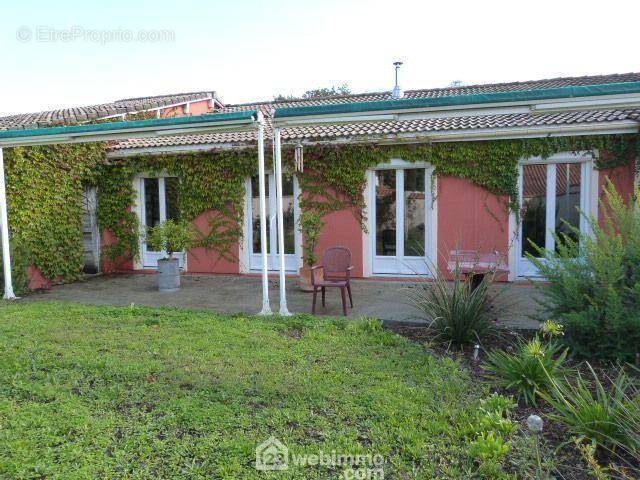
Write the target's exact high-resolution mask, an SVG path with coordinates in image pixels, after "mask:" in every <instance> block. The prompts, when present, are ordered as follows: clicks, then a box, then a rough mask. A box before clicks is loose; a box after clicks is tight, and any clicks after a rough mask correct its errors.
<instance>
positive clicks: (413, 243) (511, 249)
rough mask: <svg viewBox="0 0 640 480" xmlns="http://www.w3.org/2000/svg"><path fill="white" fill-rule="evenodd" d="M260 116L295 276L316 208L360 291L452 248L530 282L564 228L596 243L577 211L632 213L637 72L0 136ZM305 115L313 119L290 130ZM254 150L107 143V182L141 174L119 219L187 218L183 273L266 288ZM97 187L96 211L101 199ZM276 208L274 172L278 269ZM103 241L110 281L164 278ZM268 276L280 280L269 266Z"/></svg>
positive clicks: (202, 97) (125, 104)
mask: <svg viewBox="0 0 640 480" xmlns="http://www.w3.org/2000/svg"><path fill="white" fill-rule="evenodd" d="M376 108H377V109H378V110H376ZM380 109H384V111H381V110H380ZM254 110H257V111H260V112H262V113H263V115H264V116H265V118H266V121H267V125H266V136H267V141H268V144H269V145H271V141H270V140H271V139H272V138H273V132H274V127H278V128H279V129H280V132H281V138H282V142H283V149H284V153H283V155H284V157H285V165H286V166H287V175H285V177H284V183H283V188H282V194H283V206H284V222H283V227H284V239H285V242H284V250H285V266H286V270H287V271H288V272H289V273H291V274H296V273H297V272H298V270H299V268H300V267H301V265H302V263H303V257H304V255H305V252H304V241H305V236H304V225H302V231H301V228H300V225H301V215H302V212H303V211H305V210H308V209H312V210H315V211H317V212H318V213H319V214H321V216H322V219H323V221H324V226H323V228H322V233H321V235H320V237H319V241H318V245H317V248H316V251H317V252H321V251H323V250H324V249H325V248H326V247H328V246H331V245H345V246H347V247H348V248H349V249H350V250H351V252H352V254H353V263H354V271H353V275H354V276H355V277H404V276H407V275H415V274H429V265H432V264H436V263H437V264H439V265H440V266H441V267H443V266H444V265H445V264H446V260H447V258H448V256H449V252H450V251H451V250H454V249H464V250H475V251H479V252H494V251H497V252H499V253H500V254H501V255H503V256H504V258H505V259H506V261H507V264H508V270H509V274H508V279H509V280H518V279H523V278H527V277H530V276H535V274H536V271H535V267H534V266H533V265H532V264H531V262H530V261H529V260H528V259H527V256H526V254H527V253H535V250H534V249H533V248H532V247H531V242H534V243H535V244H537V245H540V246H543V247H546V248H548V249H553V248H555V242H556V238H555V236H554V233H565V234H567V235H571V229H570V228H569V226H574V227H576V228H578V229H580V230H582V231H585V232H586V231H588V229H589V224H588V222H587V221H586V220H585V218H584V216H582V215H581V214H580V211H582V212H584V213H585V214H586V215H593V216H597V217H600V218H601V217H602V212H601V211H600V209H599V200H600V199H601V198H602V191H603V188H604V187H605V185H607V182H608V181H611V182H612V183H613V185H614V186H615V187H616V189H617V190H618V191H619V192H621V193H622V194H623V195H624V196H625V197H626V198H631V197H632V196H633V195H634V194H635V193H634V192H635V189H636V185H637V178H636V173H635V172H636V168H637V152H638V151H639V150H638V149H639V148H640V146H639V144H638V142H637V136H638V132H639V131H640V73H629V74H615V75H602V76H590V77H570V78H556V79H547V80H534V81H528V82H516V83H503V84H488V85H473V86H456V87H450V88H439V89H424V90H409V91H406V92H404V96H403V97H402V99H399V100H396V99H394V98H393V97H392V92H390V91H389V92H378V93H366V94H355V95H339V96H332V97H322V98H312V99H304V100H287V101H268V102H259V103H251V104H237V105H229V104H225V103H224V102H222V100H221V99H220V98H219V97H218V96H217V94H216V93H215V92H197V93H187V94H180V95H168V96H162V97H146V98H136V99H125V100H120V101H117V102H114V103H111V104H104V105H97V106H91V107H85V108H75V109H68V110H59V111H54V112H43V113H39V114H26V115H14V116H11V117H4V118H0V130H2V129H4V130H7V129H16V128H33V127H42V126H51V125H57V124H70V123H83V122H88V121H94V120H103V119H109V118H122V119H125V120H128V119H136V118H150V117H158V118H163V117H173V116H179V115H191V116H195V115H200V114H203V113H233V112H243V111H254ZM367 111H371V112H372V113H371V115H370V118H369V120H367V118H368V117H367V113H366V112H367ZM274 112H275V115H274ZM350 112H351V113H350ZM363 112H364V113H363ZM356 113H357V114H358V115H360V116H359V117H358V119H357V121H356V120H354V118H355V117H354V115H356ZM304 115H311V116H312V117H313V118H315V119H316V120H315V121H313V122H307V123H305V122H304V121H297V123H296V121H293V120H288V119H292V118H302V116H304ZM349 115H351V116H349ZM318 119H320V120H318ZM256 140H257V134H256V132H255V131H242V132H237V131H228V132H218V133H206V134H205V133H203V134H198V133H195V134H189V135H178V136H161V135H159V136H155V137H147V138H134V139H127V138H124V139H120V140H116V141H112V142H110V143H109V144H108V145H107V147H106V159H107V161H108V162H107V163H108V164H109V165H110V168H111V169H118V168H127V169H129V170H131V169H133V170H131V172H130V173H131V175H130V176H128V177H127V181H128V182H129V187H128V188H129V190H130V192H131V193H132V195H131V202H130V205H128V207H127V208H121V211H122V214H123V215H124V214H125V213H128V214H131V215H133V216H134V217H135V218H136V219H137V222H138V223H139V224H140V225H141V226H142V227H149V226H153V225H155V224H157V223H159V222H162V221H164V220H166V219H169V218H178V217H182V218H185V217H187V219H188V220H189V221H191V222H193V223H194V225H196V226H197V228H198V229H199V231H200V232H201V233H202V237H203V240H202V242H201V246H200V247H198V248H195V249H194V250H193V251H191V252H188V253H186V254H184V255H182V257H181V259H180V262H181V265H182V267H183V269H184V271H186V272H190V273H234V274H252V273H259V272H260V271H261V269H262V266H263V265H262V261H263V260H262V256H261V255H260V253H261V242H260V225H259V218H260V217H259V199H258V194H257V179H256V176H255V175H256V173H257V172H256V171H255V158H256V154H255V143H256ZM224 162H226V163H224ZM221 165H225V167H224V168H223V167H221ZM8 168H9V169H10V168H11V166H10V165H9V167H8ZM214 170H215V174H214V173H212V172H214ZM111 171H115V170H111ZM94 187H95V188H97V192H98V194H97V199H98V201H97V204H98V206H97V208H98V210H99V209H100V208H101V205H100V201H99V199H100V194H101V193H100V192H101V191H102V194H103V195H107V194H108V192H107V189H108V187H107V186H106V184H105V183H104V182H103V183H98V184H97V185H96V186H94ZM101 188H102V190H101ZM239 189H241V191H240V190H239ZM85 192H91V189H90V188H88V189H86V190H85ZM240 193H241V198H240V197H239V196H238V195H239V194H240ZM86 195H88V196H91V195H92V194H91V193H86ZM185 196H190V199H189V201H188V202H186V200H185V198H186V197H185ZM220 198H222V199H223V200H224V201H222V202H221V201H220ZM275 199H276V178H275V176H274V174H273V171H272V170H271V169H269V168H268V172H267V210H268V218H269V224H268V225H267V235H268V245H269V247H268V248H270V249H271V250H270V251H269V253H270V254H271V253H275V248H274V247H275V246H276V245H277V238H276V235H277V228H276V209H277V205H276V201H275ZM8 201H9V205H10V223H11V196H10V198H9V200H8ZM86 203H87V204H88V205H93V204H95V203H96V202H95V201H93V202H86ZM187 204H188V205H187ZM91 208H92V207H89V211H88V214H89V215H91V213H92V212H91ZM98 217H100V215H98ZM123 218H124V217H123ZM94 223H95V220H94ZM116 225H117V224H116ZM108 226H109V225H102V227H103V229H104V231H102V232H100V233H99V234H98V235H93V237H91V238H92V239H90V241H88V242H87V241H85V244H87V243H88V244H89V246H88V247H85V251H87V250H91V249H92V246H91V245H93V247H96V245H97V244H98V243H100V244H101V245H100V246H101V248H100V249H98V248H93V251H95V252H96V253H95V255H97V252H98V251H99V250H100V251H102V252H103V256H104V258H102V261H101V262H99V263H100V264H101V265H102V268H105V269H108V270H127V271H129V270H135V271H145V270H153V269H154V268H155V266H156V262H157V260H158V258H159V256H160V252H154V251H152V250H151V249H150V248H148V247H147V245H146V244H145V242H144V240H143V239H140V240H136V241H138V242H139V244H138V245H137V246H136V248H132V249H131V250H137V251H138V252H139V255H137V256H135V258H129V257H128V256H127V255H123V256H122V257H121V258H119V259H118V260H117V261H114V260H113V259H108V258H106V255H105V253H104V252H105V249H108V247H109V246H111V245H117V244H118V242H121V241H122V238H119V236H118V235H117V234H116V233H114V232H113V229H111V231H109V230H110V229H109V228H105V227H108ZM85 230H86V231H89V230H90V229H89V228H86V229H85ZM94 231H95V229H94ZM94 237H95V238H94ZM85 240H86V235H85ZM92 242H93V243H92ZM95 255H94V256H95ZM89 256H90V255H89ZM94 260H95V259H94ZM268 262H269V264H268V268H269V269H270V270H274V271H275V270H277V269H278V260H277V258H276V255H269V257H268ZM35 267H38V265H35ZM31 272H32V277H33V278H38V279H40V281H39V282H34V281H32V286H36V287H37V286H40V285H43V284H46V283H47V281H48V280H52V279H51V278H49V279H46V278H44V279H43V278H40V276H39V273H38V272H39V269H38V268H35V269H32V270H31Z"/></svg>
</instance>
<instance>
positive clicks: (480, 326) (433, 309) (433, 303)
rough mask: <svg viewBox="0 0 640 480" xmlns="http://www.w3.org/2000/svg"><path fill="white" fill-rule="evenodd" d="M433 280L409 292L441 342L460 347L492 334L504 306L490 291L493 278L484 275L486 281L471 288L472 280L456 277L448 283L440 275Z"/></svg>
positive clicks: (457, 275) (416, 306)
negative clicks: (496, 316) (494, 320)
mask: <svg viewBox="0 0 640 480" xmlns="http://www.w3.org/2000/svg"><path fill="white" fill-rule="evenodd" d="M435 273H436V274H435V275H434V278H433V280H426V281H424V282H422V283H421V284H420V286H419V287H417V288H412V289H410V290H408V293H407V295H408V297H409V300H410V301H411V303H412V304H413V305H414V306H415V308H417V309H418V310H420V311H421V312H422V313H424V315H425V316H426V317H427V318H428V319H430V320H431V328H433V329H434V330H435V331H436V334H437V337H438V338H439V339H441V340H445V341H450V342H452V343H455V344H457V345H465V344H469V343H472V342H475V341H478V340H479V339H481V338H483V337H486V336H487V335H489V334H491V333H493V331H494V329H495V326H494V323H493V316H494V315H496V314H497V313H499V311H500V310H501V309H502V308H503V305H502V304H501V303H500V302H499V301H497V300H498V298H497V297H498V295H499V294H498V293H495V294H494V296H493V298H491V297H490V295H489V291H490V289H491V285H492V284H493V275H491V274H488V275H485V276H484V278H483V280H482V281H481V282H480V283H479V284H478V285H477V286H476V288H472V282H471V280H470V279H463V278H462V276H461V275H460V274H455V275H454V278H453V280H452V281H451V282H449V281H448V280H447V279H446V278H445V276H444V275H443V274H442V272H440V271H436V272H435Z"/></svg>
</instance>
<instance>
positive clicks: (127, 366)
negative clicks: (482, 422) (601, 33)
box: [0, 303, 480, 480]
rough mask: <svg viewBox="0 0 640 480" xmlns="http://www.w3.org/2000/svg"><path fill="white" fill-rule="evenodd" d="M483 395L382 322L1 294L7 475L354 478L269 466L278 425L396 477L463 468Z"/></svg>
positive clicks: (303, 442) (287, 438) (0, 374)
mask: <svg viewBox="0 0 640 480" xmlns="http://www.w3.org/2000/svg"><path fill="white" fill-rule="evenodd" d="M479 396H480V393H479V391H478V388H477V387H474V386H473V385H472V384H471V382H470V380H469V379H468V377H467V376H466V374H465V373H464V372H463V371H461V369H460V366H459V365H458V364H457V363H456V362H454V361H452V360H447V359H438V358H436V357H434V356H432V355H431V354H430V353H429V352H428V351H426V350H425V349H424V348H422V347H420V346H418V345H415V344H412V343H410V342H409V341H407V340H406V339H404V338H402V337H399V336H397V335H394V334H392V333H389V332H384V331H382V330H381V329H380V328H379V325H378V324H376V323H373V322H345V321H344V320H333V321H332V320H328V319H315V318H311V317H307V316H299V317H293V318H290V319H283V318H273V319H268V318H260V317H247V316H218V315H214V314H211V313H207V312H198V311H189V310H181V309H166V308H163V309H156V308H153V309H152V308H145V307H122V308H120V307H90V306H80V305H74V304H65V303H15V304H7V303H3V304H0V478H11V479H23V478H38V479H44V478H46V479H50V478H59V479H65V480H71V479H80V478H82V479H85V478H86V479H94V478H119V479H120V478H132V479H134V478H135V479H142V478H145V479H146V478H153V479H165V478H166V479H169V478H171V479H180V478H184V479H187V478H188V479H192V478H207V479H217V478H228V479H240V478H278V479H285V478H301V479H313V478H323V479H324V478H340V477H339V475H341V473H342V472H341V470H340V469H329V468H325V467H295V466H293V467H291V468H289V469H288V470H286V471H283V472H271V473H260V472H256V470H255V468H254V461H255V447H256V445H257V444H259V443H260V442H262V441H264V440H265V439H267V438H268V437H269V436H271V435H274V436H275V437H277V438H279V439H280V440H282V441H283V442H284V443H286V444H287V445H288V447H289V449H290V452H292V453H293V454H300V453H315V454H317V453H319V451H321V450H322V451H324V452H326V453H330V452H331V451H336V452H339V453H351V454H358V453H371V454H373V453H380V454H382V455H383V456H384V458H385V464H384V470H385V478H425V479H427V478H434V477H436V476H439V478H463V477H466V476H467V475H469V472H470V471H471V470H472V469H473V466H472V460H471V459H470V458H469V456H468V454H467V447H466V442H465V437H464V436H465V431H467V430H468V427H469V422H470V421H471V419H472V418H473V415H474V411H476V407H477V406H478V402H479Z"/></svg>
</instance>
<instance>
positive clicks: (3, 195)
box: [0, 148, 16, 300]
mask: <svg viewBox="0 0 640 480" xmlns="http://www.w3.org/2000/svg"><path fill="white" fill-rule="evenodd" d="M0 222H2V267H3V269H4V298H5V299H7V300H14V299H15V298H16V296H15V294H14V293H13V282H12V281H11V250H10V248H9V219H8V216H7V191H6V187H5V180H4V157H3V154H2V148H0Z"/></svg>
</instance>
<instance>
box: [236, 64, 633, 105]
mask: <svg viewBox="0 0 640 480" xmlns="http://www.w3.org/2000/svg"><path fill="white" fill-rule="evenodd" d="M625 82H640V72H638V73H621V74H612V75H593V76H585V77H562V78H549V79H544V80H531V81H527V82H510V83H493V84H484V85H464V86H460V87H445V88H429V89H422V90H406V91H405V92H404V97H403V98H437V97H447V96H454V95H472V94H477V93H495V92H512V91H518V90H540V89H545V88H556V87H577V86H581V85H602V84H606V83H625ZM382 100H392V97H391V92H390V91H388V92H373V93H360V94H354V95H334V96H330V97H320V98H312V99H300V100H283V101H271V102H256V103H240V104H236V105H226V107H225V110H228V111H236V110H253V109H255V108H256V107H258V106H260V107H265V106H266V107H270V108H288V107H307V106H315V105H332V104H340V103H352V102H376V101H382Z"/></svg>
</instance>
